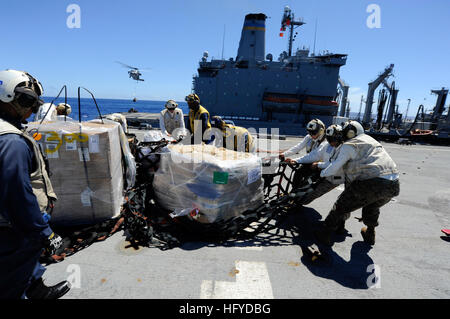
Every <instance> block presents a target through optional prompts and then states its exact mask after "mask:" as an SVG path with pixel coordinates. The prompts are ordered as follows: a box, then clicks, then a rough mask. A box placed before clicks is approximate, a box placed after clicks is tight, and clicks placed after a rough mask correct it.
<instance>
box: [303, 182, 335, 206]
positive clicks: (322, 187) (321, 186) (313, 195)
mask: <svg viewBox="0 0 450 319" xmlns="http://www.w3.org/2000/svg"><path fill="white" fill-rule="evenodd" d="M336 186H338V185H335V184H333V183H331V182H329V181H327V180H326V179H320V180H319V181H318V182H316V183H314V184H312V186H311V189H312V191H311V192H309V193H307V194H306V195H305V196H304V197H303V198H302V199H300V200H299V201H298V203H299V204H300V205H308V204H309V203H311V202H312V201H313V200H315V199H317V198H319V197H320V196H322V195H325V194H326V193H328V192H329V191H331V190H333V189H334V188H336Z"/></svg>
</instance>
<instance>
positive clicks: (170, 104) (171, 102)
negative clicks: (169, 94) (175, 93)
mask: <svg viewBox="0 0 450 319" xmlns="http://www.w3.org/2000/svg"><path fill="white" fill-rule="evenodd" d="M177 107H178V103H177V102H175V101H174V100H169V101H167V103H166V109H169V110H173V109H176V108H177Z"/></svg>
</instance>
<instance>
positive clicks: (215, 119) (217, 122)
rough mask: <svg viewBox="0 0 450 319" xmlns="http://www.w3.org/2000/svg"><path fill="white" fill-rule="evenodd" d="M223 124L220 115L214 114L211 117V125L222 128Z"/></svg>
mask: <svg viewBox="0 0 450 319" xmlns="http://www.w3.org/2000/svg"><path fill="white" fill-rule="evenodd" d="M223 124H225V122H224V120H223V119H222V118H221V117H220V116H218V115H215V116H213V117H211V125H212V126H213V127H216V128H218V129H222V126H223Z"/></svg>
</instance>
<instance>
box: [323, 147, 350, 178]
mask: <svg viewBox="0 0 450 319" xmlns="http://www.w3.org/2000/svg"><path fill="white" fill-rule="evenodd" d="M355 157H356V151H355V149H354V148H353V147H352V146H350V145H345V144H344V145H342V148H341V150H340V152H339V155H338V157H337V158H336V160H335V161H333V162H331V163H330V164H329V165H328V166H327V167H326V168H325V169H324V170H323V171H322V172H320V177H329V176H335V175H336V173H337V172H338V171H339V170H340V169H341V168H342V167H343V166H344V165H345V163H347V162H348V161H349V160H351V159H353V158H355Z"/></svg>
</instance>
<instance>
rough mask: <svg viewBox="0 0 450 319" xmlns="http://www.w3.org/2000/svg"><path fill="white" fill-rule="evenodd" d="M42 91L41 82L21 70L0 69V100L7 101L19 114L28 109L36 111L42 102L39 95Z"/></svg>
mask: <svg viewBox="0 0 450 319" xmlns="http://www.w3.org/2000/svg"><path fill="white" fill-rule="evenodd" d="M43 93H44V89H43V88H42V85H41V83H39V81H37V80H36V79H35V78H34V77H32V76H31V75H30V74H28V73H26V72H23V71H16V70H5V71H0V101H2V102H3V103H8V104H9V105H10V106H11V107H12V108H13V109H14V110H15V111H16V112H17V113H18V114H19V115H20V116H23V115H25V114H26V113H27V112H28V111H29V110H30V109H31V110H32V111H33V113H37V111H38V110H39V107H40V106H41V105H42V104H44V101H42V100H41V99H40V98H39V97H40V96H41V95H42V94H43Z"/></svg>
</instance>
